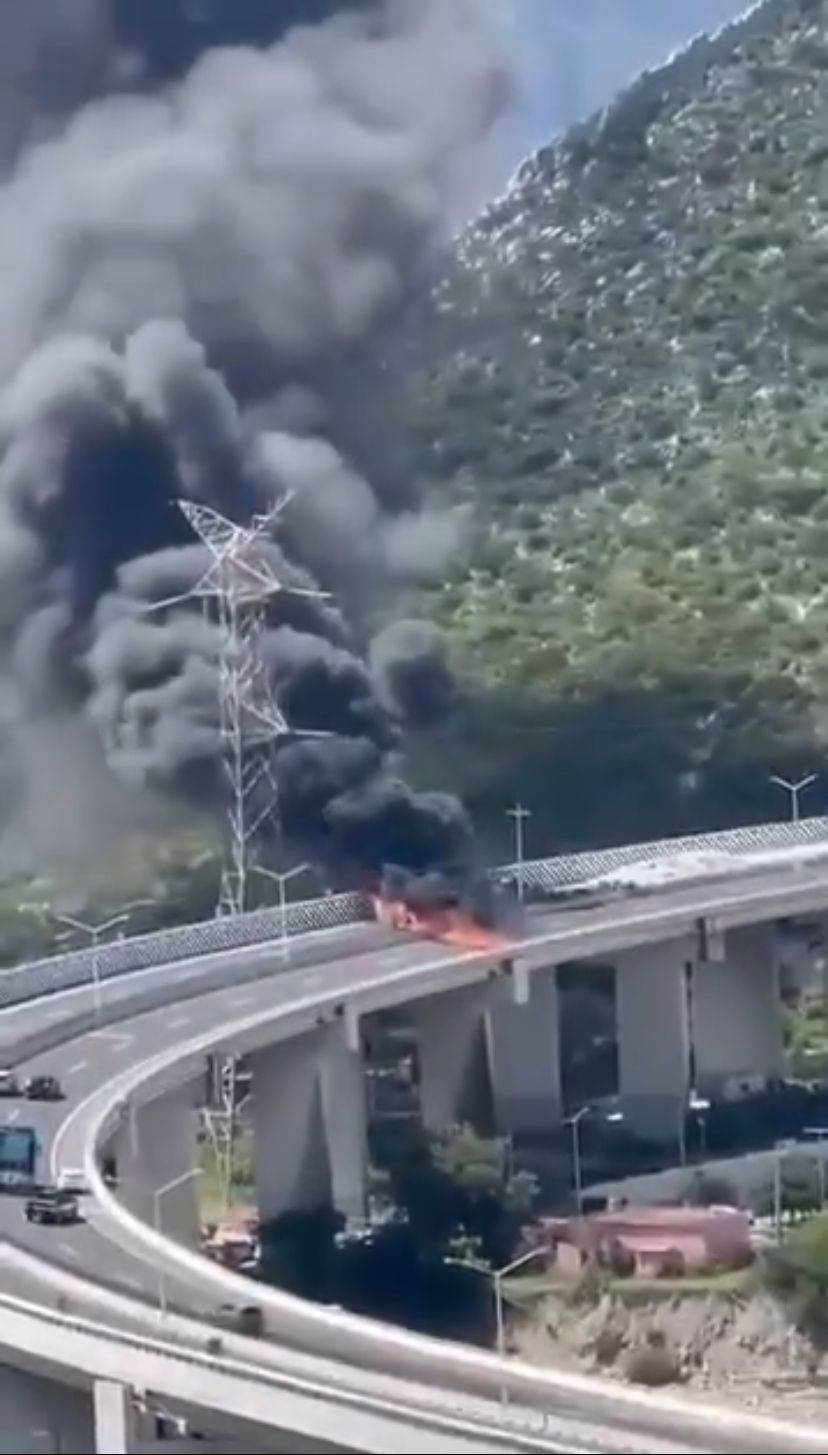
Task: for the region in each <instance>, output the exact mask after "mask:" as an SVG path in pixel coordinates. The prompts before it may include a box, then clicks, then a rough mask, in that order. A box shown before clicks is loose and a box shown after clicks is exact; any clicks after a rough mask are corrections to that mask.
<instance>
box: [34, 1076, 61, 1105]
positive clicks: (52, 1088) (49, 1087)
mask: <svg viewBox="0 0 828 1455" xmlns="http://www.w3.org/2000/svg"><path fill="white" fill-rule="evenodd" d="M26 1096H27V1097H28V1099H29V1101H62V1100H63V1091H62V1089H61V1085H60V1082H59V1081H58V1079H57V1077H56V1076H32V1077H31V1078H30V1079H29V1080H28V1081H27V1082H26Z"/></svg>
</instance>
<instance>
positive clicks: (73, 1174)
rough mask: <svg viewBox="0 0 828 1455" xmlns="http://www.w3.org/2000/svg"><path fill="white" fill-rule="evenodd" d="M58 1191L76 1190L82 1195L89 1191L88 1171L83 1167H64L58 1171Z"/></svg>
mask: <svg viewBox="0 0 828 1455" xmlns="http://www.w3.org/2000/svg"><path fill="white" fill-rule="evenodd" d="M57 1185H58V1192H74V1193H75V1195H76V1196H78V1197H82V1196H83V1195H84V1193H87V1192H88V1191H89V1185H88V1183H87V1181H86V1173H85V1172H84V1171H83V1168H82V1167H62V1168H61V1170H60V1172H59V1173H58V1180H57Z"/></svg>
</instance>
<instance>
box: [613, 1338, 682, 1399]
mask: <svg viewBox="0 0 828 1455" xmlns="http://www.w3.org/2000/svg"><path fill="white" fill-rule="evenodd" d="M625 1372H626V1376H627V1379H628V1380H629V1382H630V1384H641V1385H644V1386H645V1388H647V1389H663V1388H664V1387H665V1385H668V1384H676V1383H677V1381H678V1380H679V1379H680V1378H681V1365H680V1363H679V1360H678V1357H677V1355H676V1354H675V1353H674V1352H673V1350H672V1349H670V1348H668V1347H667V1345H666V1343H658V1342H656V1343H647V1344H645V1345H644V1346H643V1347H642V1348H638V1349H633V1351H632V1353H631V1354H630V1356H629V1358H628V1360H627V1367H626V1371H625Z"/></svg>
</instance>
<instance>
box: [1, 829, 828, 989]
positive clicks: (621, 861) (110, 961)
mask: <svg viewBox="0 0 828 1455" xmlns="http://www.w3.org/2000/svg"><path fill="white" fill-rule="evenodd" d="M821 842H825V843H826V845H827V846H828V818H808V819H803V820H802V821H801V822H800V823H771V824H756V825H752V826H750V827H747V828H737V829H724V830H722V831H721V832H718V833H710V834H689V835H685V836H684V837H681V838H672V839H654V840H652V841H650V842H647V843H642V844H624V845H620V846H619V847H617V848H610V849H594V850H587V851H585V852H583V853H578V854H564V855H558V856H556V857H554V858H550V859H535V860H527V861H526V862H525V863H524V865H523V882H524V885H525V886H526V889H527V891H528V893H529V896H530V897H531V898H536V899H538V900H542V899H543V898H544V896H545V895H548V894H552V893H554V892H555V890H559V889H566V888H571V887H573V886H576V885H578V884H581V883H583V882H584V881H585V880H588V879H592V878H594V877H596V876H598V875H601V874H608V873H610V872H611V871H612V870H614V869H620V868H622V867H624V866H625V865H628V864H635V863H638V862H640V861H641V860H644V859H666V858H670V857H672V856H673V855H676V854H684V853H704V852H705V851H718V852H720V853H731V854H736V855H739V854H750V853H756V852H758V851H760V850H763V849H777V848H778V849H785V848H793V847H795V846H796V845H798V844H802V845H805V844H815V843H821ZM517 867H518V866H517V865H516V864H506V865H503V866H502V867H501V868H500V869H498V870H497V871H496V872H497V873H498V874H499V875H502V874H516V872H517ZM372 918H373V912H372V908H371V903H370V900H369V898H368V896H367V895H364V894H357V893H352V894H334V895H329V896H326V897H325V898H322V899H305V900H300V901H298V902H297V903H294V904H291V905H289V906H288V910H287V930H288V934H290V935H300V934H306V933H308V932H309V931H313V930H325V929H336V928H337V927H339V926H346V925H352V924H360V923H365V922H367V921H370V920H371V919H372ZM280 934H281V915H280V911H279V910H278V909H264V910H256V911H254V912H253V913H251V914H245V915H238V916H237V917H236V918H233V919H215V920H206V921H203V922H202V923H200V924H192V925H181V926H177V927H176V928H174V929H166V930H157V931H156V932H155V933H153V934H148V935H139V936H136V937H135V938H133V939H125V940H117V941H116V942H115V943H114V944H109V945H105V946H101V947H100V948H99V949H98V950H97V951H94V950H90V949H85V950H76V951H73V952H72V953H70V954H68V955H60V956H54V957H52V958H50V959H46V960H38V961H35V962H34V963H31V964H28V965H21V966H19V967H18V968H17V969H14V970H10V971H8V972H7V973H6V974H5V975H2V976H0V1009H4V1008H6V1007H9V1006H13V1005H19V1004H21V1003H22V1002H23V1001H26V1000H33V999H35V998H36V997H37V996H40V995H49V994H52V993H54V992H55V991H58V990H70V989H72V988H73V987H74V986H78V985H85V984H86V983H87V982H89V981H90V980H91V978H92V972H93V968H94V969H95V970H96V973H97V975H98V976H99V978H100V979H101V980H110V979H113V978H114V977H116V976H118V975H126V974H128V973H129V972H130V971H133V970H146V969H151V968H152V967H153V966H156V965H171V966H173V965H175V963H176V962H177V961H182V960H189V959H192V958H194V957H196V956H199V955H210V954H216V953H217V952H221V951H222V950H235V949H239V948H241V947H243V946H245V945H257V944H263V943H266V942H267V941H268V940H274V939H277V938H278V937H279V936H280Z"/></svg>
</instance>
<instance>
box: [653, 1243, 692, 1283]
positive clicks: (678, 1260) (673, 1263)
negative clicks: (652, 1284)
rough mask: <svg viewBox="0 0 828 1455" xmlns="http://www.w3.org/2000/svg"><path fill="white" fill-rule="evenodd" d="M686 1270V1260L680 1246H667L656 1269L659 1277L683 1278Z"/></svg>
mask: <svg viewBox="0 0 828 1455" xmlns="http://www.w3.org/2000/svg"><path fill="white" fill-rule="evenodd" d="M686 1272H687V1260H686V1259H685V1256H684V1254H683V1253H682V1251H681V1249H680V1248H668V1249H667V1251H666V1253H665V1254H664V1257H663V1258H662V1260H661V1267H660V1268H659V1270H658V1276H659V1278H683V1277H684V1275H685V1273H686Z"/></svg>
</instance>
